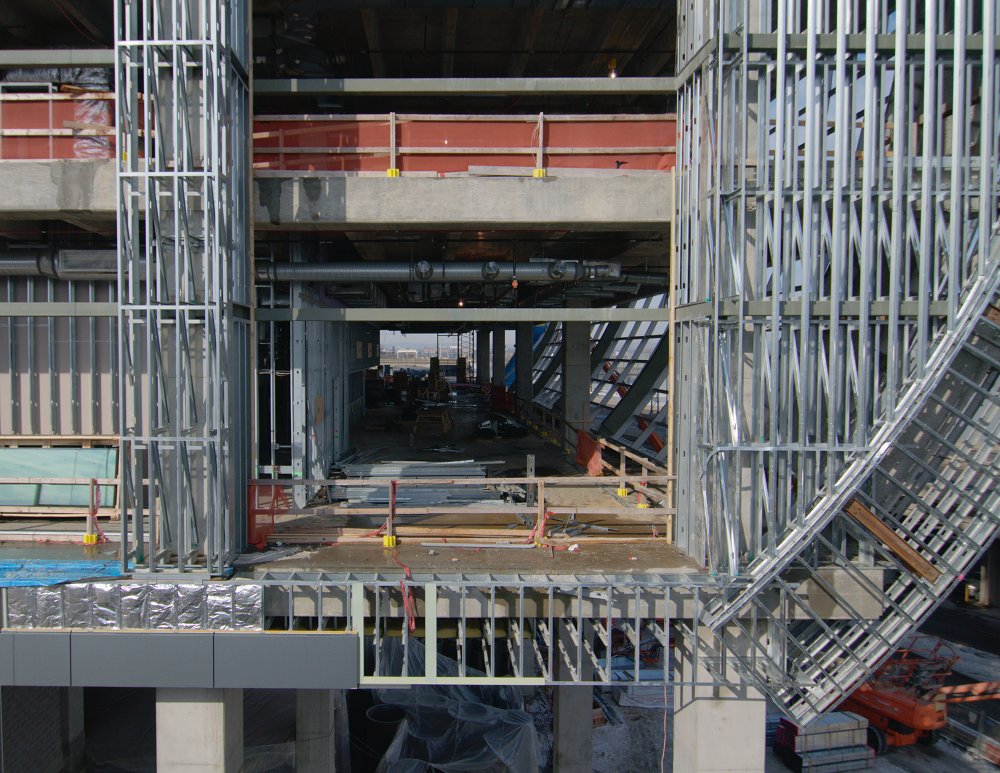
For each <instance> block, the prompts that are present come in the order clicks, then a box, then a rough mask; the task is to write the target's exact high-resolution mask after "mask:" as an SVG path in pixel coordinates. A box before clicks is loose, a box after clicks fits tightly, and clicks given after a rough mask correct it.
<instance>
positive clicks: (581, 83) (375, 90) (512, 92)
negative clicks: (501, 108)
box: [254, 78, 677, 97]
mask: <svg viewBox="0 0 1000 773" xmlns="http://www.w3.org/2000/svg"><path fill="white" fill-rule="evenodd" d="M676 88H677V83H676V81H675V80H674V79H673V78H284V79H275V78H261V79H258V80H255V81H254V94H256V95H265V94H278V95H288V94H309V95H316V96H320V95H329V94H340V95H345V96H347V95H351V96H392V95H396V96H448V95H456V96H463V97H469V96H477V97H481V96H553V95H559V94H571V95H572V94H580V95H586V94H617V95H637V94H668V93H673V92H674V91H676Z"/></svg>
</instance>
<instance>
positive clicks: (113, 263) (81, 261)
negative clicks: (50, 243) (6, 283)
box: [0, 249, 118, 282]
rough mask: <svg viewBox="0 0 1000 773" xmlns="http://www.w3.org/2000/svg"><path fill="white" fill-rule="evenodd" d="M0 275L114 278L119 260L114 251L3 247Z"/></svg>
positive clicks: (79, 279)
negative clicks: (12, 248) (15, 248)
mask: <svg viewBox="0 0 1000 773" xmlns="http://www.w3.org/2000/svg"><path fill="white" fill-rule="evenodd" d="M0 276H43V277H49V278H51V279H64V280H77V281H97V282H101V281H103V282H107V281H109V280H111V281H114V280H116V279H117V277H118V259H117V255H116V253H115V251H114V250H51V249H27V250H5V251H4V252H0Z"/></svg>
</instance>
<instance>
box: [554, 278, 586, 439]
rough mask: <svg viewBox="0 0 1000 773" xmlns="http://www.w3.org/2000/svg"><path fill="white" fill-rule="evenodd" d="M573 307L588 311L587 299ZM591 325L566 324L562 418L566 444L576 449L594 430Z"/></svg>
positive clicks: (582, 323)
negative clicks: (588, 431)
mask: <svg viewBox="0 0 1000 773" xmlns="http://www.w3.org/2000/svg"><path fill="white" fill-rule="evenodd" d="M573 300H574V301H576V302H575V303H572V304H570V306H571V307H575V308H580V307H587V306H589V305H590V302H589V301H588V300H587V299H586V298H578V299H573ZM590 370H591V369H590V323H589V322H566V323H564V324H563V345H562V389H563V394H562V401H561V404H562V415H563V420H564V421H565V422H566V441H567V442H568V443H570V444H571V445H572V446H574V447H575V446H576V433H577V432H578V431H580V430H581V429H584V430H585V429H587V428H588V427H589V426H590Z"/></svg>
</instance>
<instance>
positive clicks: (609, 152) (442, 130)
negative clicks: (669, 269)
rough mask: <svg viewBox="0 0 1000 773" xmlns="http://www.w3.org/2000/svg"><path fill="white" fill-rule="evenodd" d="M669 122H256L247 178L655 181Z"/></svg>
mask: <svg viewBox="0 0 1000 773" xmlns="http://www.w3.org/2000/svg"><path fill="white" fill-rule="evenodd" d="M676 136H677V119H676V117H675V116H674V115H672V114H658V115H593V116H589V115H574V116H549V115H543V116H538V115H530V116H477V115H441V116H431V115H396V114H389V115H361V116H257V117H256V118H255V119H254V168H255V169H264V170H267V169H271V170H301V171H340V172H359V173H363V172H370V173H385V171H386V170H390V169H392V170H398V171H399V172H400V173H402V174H406V173H423V174H437V175H448V174H465V173H470V172H471V173H479V174H490V173H494V172H495V171H497V170H494V168H496V167H501V168H519V169H522V170H527V171H528V173H530V170H532V169H537V168H545V169H560V168H563V169H568V168H576V169H609V170H622V171H625V172H629V171H662V170H665V169H673V167H674V164H675V161H676Z"/></svg>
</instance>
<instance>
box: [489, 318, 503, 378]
mask: <svg viewBox="0 0 1000 773" xmlns="http://www.w3.org/2000/svg"><path fill="white" fill-rule="evenodd" d="M506 365H507V331H506V330H505V329H504V328H502V327H495V328H493V375H492V377H491V380H492V382H493V383H494V384H496V385H497V386H503V385H504V376H505V375H506V374H505V373H504V371H505V369H506Z"/></svg>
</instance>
